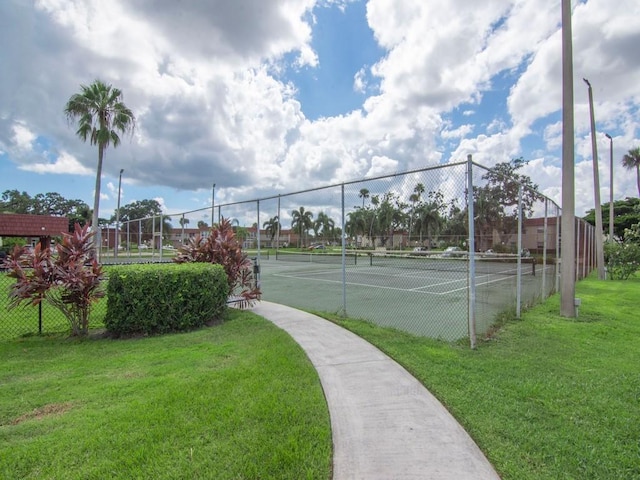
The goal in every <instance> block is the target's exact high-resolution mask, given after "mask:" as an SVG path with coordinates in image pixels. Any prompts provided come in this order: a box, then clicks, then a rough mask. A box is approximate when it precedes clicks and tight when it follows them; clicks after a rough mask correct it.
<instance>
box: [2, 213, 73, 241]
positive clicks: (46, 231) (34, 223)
mask: <svg viewBox="0 0 640 480" xmlns="http://www.w3.org/2000/svg"><path fill="white" fill-rule="evenodd" d="M68 231H69V220H68V219H67V218H66V217H52V216H49V215H24V214H20V213H7V214H5V213H0V237H55V236H58V235H62V234H63V233H67V232H68Z"/></svg>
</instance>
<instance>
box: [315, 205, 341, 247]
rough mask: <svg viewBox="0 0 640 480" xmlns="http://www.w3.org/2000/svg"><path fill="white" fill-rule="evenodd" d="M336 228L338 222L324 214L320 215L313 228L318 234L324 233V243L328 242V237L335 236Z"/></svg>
mask: <svg viewBox="0 0 640 480" xmlns="http://www.w3.org/2000/svg"><path fill="white" fill-rule="evenodd" d="M335 226H336V222H335V221H334V220H333V219H332V218H331V217H329V215H327V214H326V213H324V212H320V213H318V216H317V218H316V221H315V222H314V223H313V228H314V230H315V231H316V232H318V233H322V238H323V241H326V239H327V236H331V235H332V234H333V230H334V228H335Z"/></svg>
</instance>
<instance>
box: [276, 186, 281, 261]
mask: <svg viewBox="0 0 640 480" xmlns="http://www.w3.org/2000/svg"><path fill="white" fill-rule="evenodd" d="M279 248H280V194H278V221H277V222H276V258H278V249H279Z"/></svg>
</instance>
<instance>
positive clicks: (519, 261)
mask: <svg viewBox="0 0 640 480" xmlns="http://www.w3.org/2000/svg"><path fill="white" fill-rule="evenodd" d="M521 305H522V184H520V185H519V186H518V257H517V266H516V318H520V309H521Z"/></svg>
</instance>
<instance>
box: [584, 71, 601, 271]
mask: <svg viewBox="0 0 640 480" xmlns="http://www.w3.org/2000/svg"><path fill="white" fill-rule="evenodd" d="M582 80H584V83H586V84H587V87H588V92H589V116H590V117H591V152H592V155H593V198H594V200H595V204H596V205H595V206H596V209H595V212H596V266H597V267H598V278H599V279H600V280H604V279H605V273H604V246H603V244H602V243H603V242H602V205H600V174H599V173H598V142H597V141H596V116H595V113H594V112H593V89H592V88H591V84H590V83H589V80H587V79H586V78H583V79H582Z"/></svg>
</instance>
